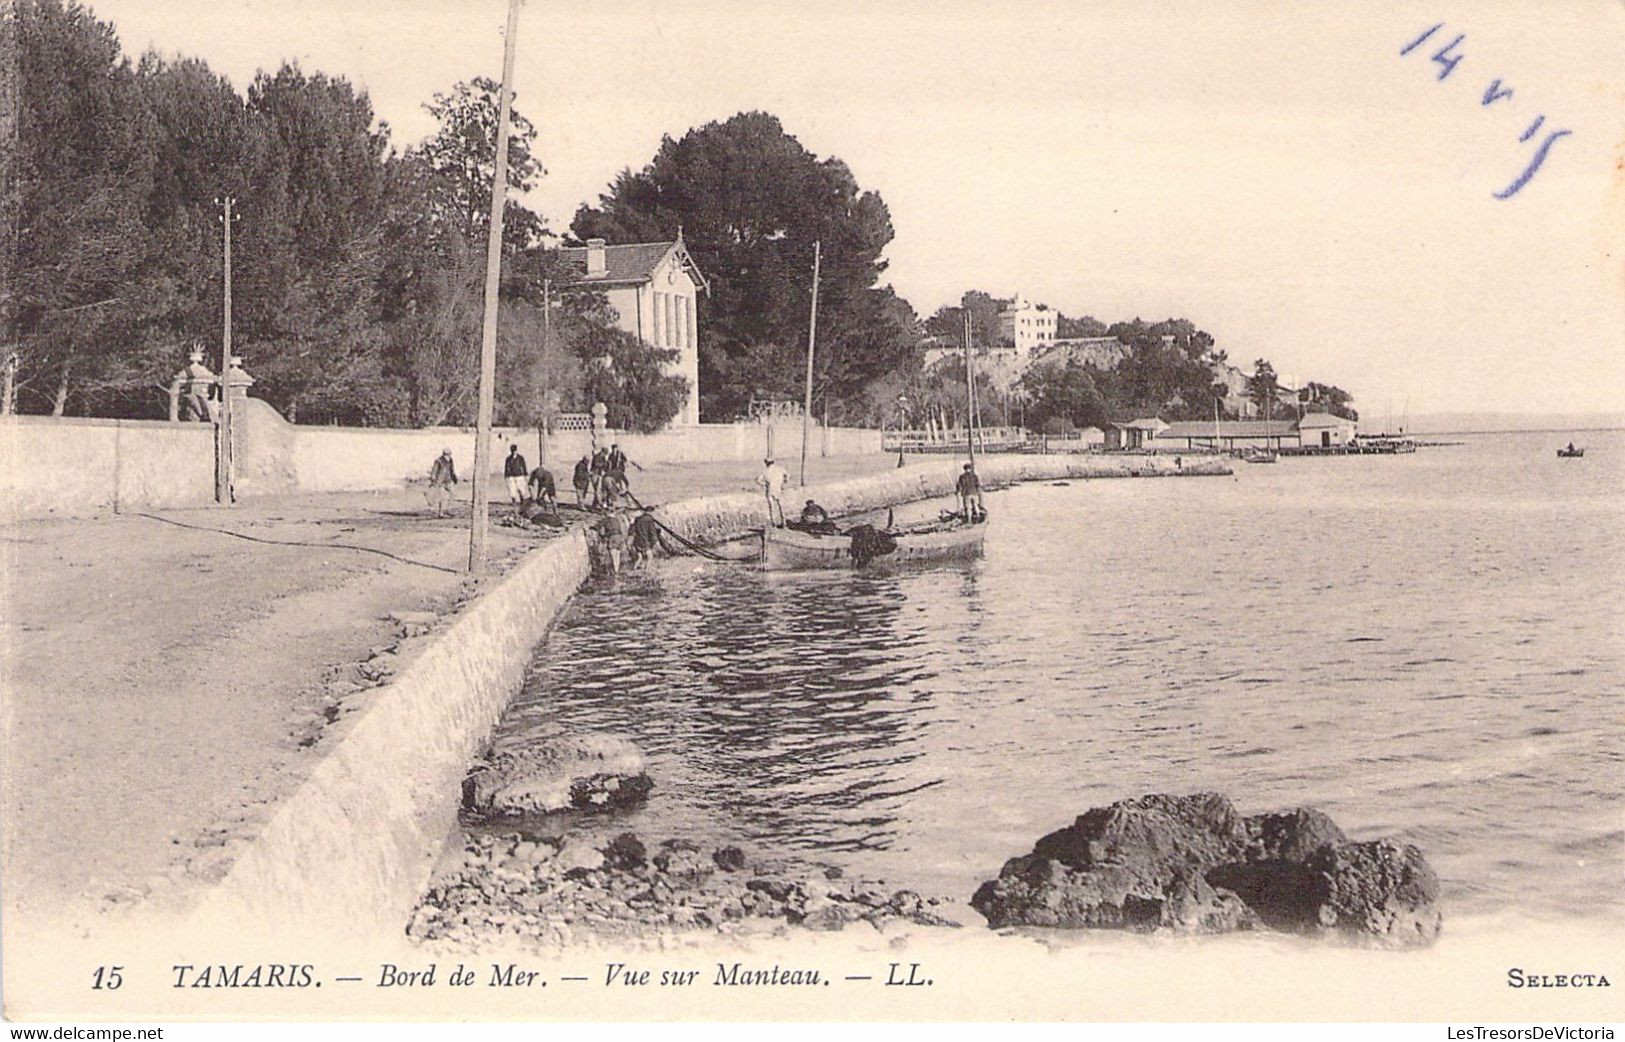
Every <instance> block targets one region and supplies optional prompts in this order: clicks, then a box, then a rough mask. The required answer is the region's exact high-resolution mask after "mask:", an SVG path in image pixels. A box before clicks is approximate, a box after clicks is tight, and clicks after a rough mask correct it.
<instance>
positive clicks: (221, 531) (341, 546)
mask: <svg viewBox="0 0 1625 1042" xmlns="http://www.w3.org/2000/svg"><path fill="white" fill-rule="evenodd" d="M128 516H129V517H144V518H146V519H147V520H149V521H162V522H163V523H164V524H166V525H174V526H175V527H176V528H189V529H191V530H192V531H194V532H213V533H215V534H216V535H229V536H231V537H232V538H233V539H246V540H247V541H248V542H250V543H264V544H265V545H267V546H306V547H310V548H311V549H314V550H354V551H356V552H357V553H363V554H377V555H378V556H379V557H387V558H389V559H390V560H391V561H399V562H400V563H402V564H413V565H417V566H418V567H419V568H431V569H433V570H434V571H437V572H447V573H449V574H451V575H460V574H461V573H460V572H459V571H458V570H457V569H455V568H447V567H446V566H445V565H439V564H430V563H429V562H427V561H414V560H412V559H411V558H410V557H402V556H401V555H400V554H392V553H390V552H389V551H388V550H380V549H378V548H377V547H376V546H358V545H356V544H355V543H312V542H307V541H305V540H301V539H267V538H265V537H264V536H257V535H249V534H248V533H246V532H233V531H232V530H231V529H229V528H210V527H209V526H208V525H190V524H187V523H186V522H185V521H176V520H175V519H174V518H170V517H159V516H158V515H157V514H143V513H141V512H140V511H132V512H130V513H129V514H128Z"/></svg>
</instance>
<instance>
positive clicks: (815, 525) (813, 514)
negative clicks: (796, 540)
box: [796, 499, 839, 535]
mask: <svg viewBox="0 0 1625 1042" xmlns="http://www.w3.org/2000/svg"><path fill="white" fill-rule="evenodd" d="M796 527H797V528H799V529H801V530H802V531H803V532H813V533H816V534H819V535H834V534H835V533H836V532H838V531H839V529H838V528H836V526H835V522H834V521H831V520H830V517H829V511H827V510H825V509H824V508H823V507H821V506H819V505H818V503H817V501H816V500H811V499H809V500H807V505H806V506H804V507H802V508H801V517H800V519H798V520H797V521H796Z"/></svg>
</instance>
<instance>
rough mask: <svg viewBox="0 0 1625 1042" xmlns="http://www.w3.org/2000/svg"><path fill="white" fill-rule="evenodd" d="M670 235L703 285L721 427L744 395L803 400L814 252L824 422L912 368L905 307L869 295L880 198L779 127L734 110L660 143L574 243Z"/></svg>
mask: <svg viewBox="0 0 1625 1042" xmlns="http://www.w3.org/2000/svg"><path fill="white" fill-rule="evenodd" d="M679 230H680V231H681V232H682V235H683V239H684V242H685V243H686V244H687V246H688V249H689V251H690V252H691V253H692V254H693V255H694V259H695V260H696V262H698V264H699V266H700V268H701V270H703V271H704V272H705V273H706V276H707V278H708V279H709V280H710V282H711V294H710V296H709V298H707V299H706V300H704V301H703V302H702V307H701V310H700V315H699V320H700V323H699V327H700V386H701V390H702V393H701V398H700V411H701V415H702V416H703V417H704V418H705V419H708V420H727V419H731V418H733V417H734V416H736V415H738V414H740V413H742V412H744V411H745V408H746V406H747V404H748V402H749V401H750V400H751V399H752V398H753V397H785V398H793V399H799V398H800V397H801V394H802V379H803V372H804V370H803V365H804V360H805V357H806V356H805V351H806V347H807V333H808V320H809V313H810V294H811V289H812V266H813V244H814V242H819V243H821V244H822V261H821V265H820V280H819V296H818V350H817V352H816V355H815V360H814V364H815V374H814V376H815V385H816V387H815V397H816V398H819V399H824V400H833V404H832V408H831V411H832V413H836V414H838V413H840V412H842V411H843V410H845V411H851V410H853V409H856V408H858V405H857V403H858V402H859V401H860V400H861V399H862V398H863V396H864V392H865V389H866V387H867V386H868V385H869V384H870V383H871V382H873V381H874V380H876V379H877V378H880V377H883V376H884V375H885V374H886V373H888V372H890V371H892V370H894V369H896V368H898V367H899V366H903V365H906V364H907V363H908V361H909V360H910V359H911V357H912V355H913V350H914V346H915V341H916V340H917V336H916V334H915V331H914V329H913V325H914V318H913V313H912V310H911V309H909V307H908V305H907V303H906V302H904V301H903V300H902V299H901V298H899V297H897V295H896V294H895V293H893V292H892V290H891V289H890V288H889V287H882V286H877V283H878V281H879V279H880V276H881V274H882V273H883V272H884V271H885V270H886V262H885V260H884V259H883V257H882V252H883V251H884V250H885V248H886V245H887V243H889V242H891V239H892V234H893V233H892V225H891V215H890V213H889V212H888V211H887V209H886V204H885V202H884V201H883V200H882V199H881V198H880V196H879V195H878V194H876V193H874V192H871V191H864V190H863V189H861V188H860V187H859V186H858V183H857V180H856V179H855V178H854V177H853V176H852V172H851V171H850V170H849V169H847V167H846V164H844V163H842V162H841V161H840V160H839V159H835V158H825V159H820V158H819V157H818V156H816V155H814V154H813V153H811V152H809V151H807V150H806V149H805V148H803V147H802V145H801V143H800V142H798V141H797V140H796V139H795V138H794V137H792V136H790V135H789V134H787V133H786V132H785V130H784V128H783V126H782V125H780V123H779V121H778V119H777V118H776V117H774V116H771V115H769V114H767V113H765V112H747V113H741V114H739V115H737V116H734V117H733V118H731V119H728V120H725V121H723V122H717V123H707V124H706V125H704V126H702V127H699V128H696V129H694V130H691V131H690V132H689V133H687V134H685V135H684V136H683V137H682V138H681V139H679V140H673V139H671V138H669V137H668V138H666V139H665V140H663V141H662V142H661V143H660V148H659V150H658V151H657V152H656V153H655V156H654V158H653V159H652V160H651V161H650V162H649V164H648V165H647V166H645V167H644V168H643V169H642V170H640V171H637V172H633V171H631V170H625V171H622V172H621V174H620V175H619V176H618V177H617V178H616V179H615V182H614V184H613V185H611V186H610V189H609V191H608V192H607V193H606V194H604V195H603V196H601V197H600V199H599V202H598V205H597V206H596V207H592V206H583V207H582V208H581V209H580V210H578V211H577V213H576V216H575V220H574V222H573V223H572V224H571V231H572V232H573V233H574V235H575V236H576V237H577V238H579V239H587V238H601V239H604V240H606V241H608V242H655V241H664V240H667V239H672V238H675V237H676V235H677V234H678V232H679Z"/></svg>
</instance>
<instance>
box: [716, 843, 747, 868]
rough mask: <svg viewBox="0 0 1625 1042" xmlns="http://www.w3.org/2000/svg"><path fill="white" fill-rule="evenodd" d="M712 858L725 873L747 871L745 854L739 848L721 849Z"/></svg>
mask: <svg viewBox="0 0 1625 1042" xmlns="http://www.w3.org/2000/svg"><path fill="white" fill-rule="evenodd" d="M711 857H712V860H714V861H715V862H716V863H717V867H718V868H720V869H722V870H723V871H724V872H743V871H744V870H745V852H744V851H743V850H740V849H739V848H738V847H720V848H718V850H717V852H716V853H715V854H713V855H711Z"/></svg>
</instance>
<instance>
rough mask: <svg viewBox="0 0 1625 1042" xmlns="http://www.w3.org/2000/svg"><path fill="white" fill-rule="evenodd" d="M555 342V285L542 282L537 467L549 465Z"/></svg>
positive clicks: (537, 399)
mask: <svg viewBox="0 0 1625 1042" xmlns="http://www.w3.org/2000/svg"><path fill="white" fill-rule="evenodd" d="M552 340H553V284H552V280H551V279H543V280H542V352H541V357H540V358H539V359H537V361H536V371H537V373H539V374H540V375H539V376H538V377H537V381H536V382H537V386H536V409H537V412H536V465H537V466H539V467H542V466H546V465H547V353H548V351H549V350H551V346H550V345H551V343H552Z"/></svg>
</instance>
